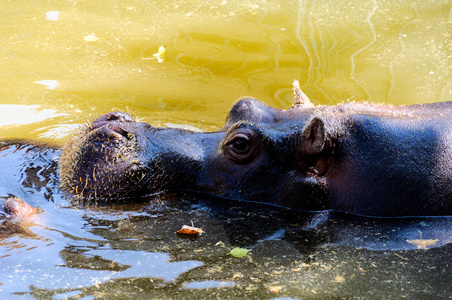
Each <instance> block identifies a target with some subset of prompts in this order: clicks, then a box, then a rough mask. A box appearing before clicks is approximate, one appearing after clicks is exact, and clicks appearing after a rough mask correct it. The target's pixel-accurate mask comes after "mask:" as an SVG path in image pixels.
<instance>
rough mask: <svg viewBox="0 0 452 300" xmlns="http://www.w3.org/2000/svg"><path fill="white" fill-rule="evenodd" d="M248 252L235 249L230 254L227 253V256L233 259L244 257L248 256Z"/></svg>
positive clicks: (242, 249) (238, 248) (243, 249)
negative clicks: (229, 255)
mask: <svg viewBox="0 0 452 300" xmlns="http://www.w3.org/2000/svg"><path fill="white" fill-rule="evenodd" d="M248 252H250V250H248V249H245V248H240V247H236V248H234V249H232V250H231V252H229V254H231V255H232V256H234V257H244V256H246V255H247V254H248Z"/></svg>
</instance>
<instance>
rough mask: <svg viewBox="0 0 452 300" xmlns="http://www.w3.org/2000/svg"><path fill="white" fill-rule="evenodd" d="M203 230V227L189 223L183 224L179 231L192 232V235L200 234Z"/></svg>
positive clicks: (183, 232) (181, 232)
mask: <svg viewBox="0 0 452 300" xmlns="http://www.w3.org/2000/svg"><path fill="white" fill-rule="evenodd" d="M202 232H203V231H202V228H197V227H193V226H188V225H183V226H182V229H181V230H179V231H177V233H179V234H191V235H198V234H201V233H202Z"/></svg>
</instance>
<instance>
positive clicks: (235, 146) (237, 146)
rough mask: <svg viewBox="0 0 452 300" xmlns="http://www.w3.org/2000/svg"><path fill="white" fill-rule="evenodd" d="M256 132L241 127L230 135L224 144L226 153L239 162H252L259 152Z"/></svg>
mask: <svg viewBox="0 0 452 300" xmlns="http://www.w3.org/2000/svg"><path fill="white" fill-rule="evenodd" d="M256 144H257V137H256V134H255V133H254V132H252V131H249V130H244V129H239V130H237V131H236V132H234V133H233V134H231V135H230V136H229V138H228V139H227V140H226V142H225V143H224V146H223V150H224V153H225V154H226V155H227V156H229V158H230V159H231V160H233V161H234V162H237V163H242V164H245V163H248V162H250V161H251V160H252V159H253V158H254V157H255V156H256V155H257V153H258V152H259V151H258V146H257V145H256Z"/></svg>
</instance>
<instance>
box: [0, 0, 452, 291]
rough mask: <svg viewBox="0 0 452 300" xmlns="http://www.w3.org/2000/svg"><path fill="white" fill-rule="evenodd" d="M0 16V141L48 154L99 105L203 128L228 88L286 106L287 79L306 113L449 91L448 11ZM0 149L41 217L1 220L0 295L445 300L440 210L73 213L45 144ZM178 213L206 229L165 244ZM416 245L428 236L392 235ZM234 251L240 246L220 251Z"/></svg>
mask: <svg viewBox="0 0 452 300" xmlns="http://www.w3.org/2000/svg"><path fill="white" fill-rule="evenodd" d="M0 15H1V20H2V22H1V23H0V41H1V43H0V49H1V53H2V56H1V57H0V66H1V71H0V87H1V88H0V139H6V138H25V139H31V140H39V141H45V142H50V143H52V144H53V143H56V144H59V145H61V144H62V143H64V141H66V140H67V138H68V136H69V135H70V133H71V132H73V131H74V129H76V128H77V127H78V126H79V125H80V124H82V123H84V122H86V120H90V119H92V118H94V117H96V116H99V115H101V114H103V113H106V112H108V111H112V110H121V111H126V112H128V113H130V114H132V115H133V116H135V117H136V118H138V119H140V120H141V121H145V122H149V123H152V124H154V125H159V126H173V125H174V124H176V125H184V126H192V127H196V128H199V129H201V130H206V131H209V130H216V129H219V128H221V127H222V125H223V122H224V119H225V117H226V114H227V112H228V110H229V108H230V107H231V105H232V104H233V103H234V102H235V101H236V99H237V98H239V97H241V96H245V95H246V96H253V97H255V98H257V99H260V100H262V101H264V102H265V103H267V104H269V105H272V106H275V107H279V108H286V107H288V106H290V104H291V101H292V91H291V82H292V81H293V80H294V79H298V80H299V81H300V84H301V86H302V89H303V91H304V92H305V93H306V94H307V95H308V96H309V97H310V98H311V99H312V101H313V102H315V103H316V104H336V103H340V102H345V101H372V102H380V103H389V104H410V103H426V102H436V101H448V100H451V95H452V64H451V60H452V49H451V47H452V46H451V45H452V40H451V34H452V3H451V2H450V1H424V0H422V1H303V0H300V1H228V0H226V1H158V2H153V1H141V0H140V1H130V0H126V1H117V2H110V1H60V2H47V1H35V2H27V1H3V2H2V5H0ZM162 45H165V46H166V55H165V58H164V60H163V62H161V63H159V62H158V60H157V59H156V58H155V57H154V56H153V54H155V53H157V52H158V49H159V47H160V46H162ZM1 153H2V154H1V155H2V156H1V157H0V168H1V170H2V174H3V175H2V176H1V177H0V196H1V197H6V196H8V195H15V196H18V197H21V198H23V199H24V200H25V201H26V202H28V203H30V204H31V205H32V206H39V207H41V208H42V209H43V211H44V212H42V213H41V214H38V215H36V216H34V217H33V218H32V219H31V220H28V221H27V222H26V223H25V224H23V223H21V224H13V225H8V226H9V227H6V228H7V229H8V228H16V231H15V232H10V231H11V230H9V231H8V230H3V229H5V228H2V232H1V238H2V239H1V241H0V266H1V268H2V275H1V276H0V293H1V294H2V295H5V297H6V296H7V298H13V297H14V296H17V297H22V296H23V295H28V296H29V297H37V298H38V297H47V298H49V297H53V298H55V299H63V298H65V297H69V298H70V297H73V298H84V299H93V298H95V297H98V298H110V299H114V298H115V299H116V298H120V297H123V298H130V297H148V298H174V299H180V298H206V297H207V298H217V297H218V298H241V297H248V298H252V297H256V298H277V297H292V298H302V297H313V298H315V297H319V298H322V297H325V296H332V297H334V296H338V297H354V296H357V297H359V296H363V297H370V298H388V297H393V298H400V297H402V296H407V297H411V298H430V297H434V296H437V297H447V296H450V295H451V294H452V291H451V287H450V284H449V282H450V281H451V279H452V271H450V269H451V268H450V266H451V265H452V260H451V259H450V257H452V255H451V254H452V248H451V246H450V244H449V243H450V241H451V234H450V231H449V228H451V222H452V221H451V220H449V218H427V219H406V220H396V221H391V220H374V219H370V220H369V219H366V218H351V219H349V217H348V216H341V215H336V214H332V215H331V214H319V215H315V214H314V215H310V214H302V213H293V212H290V211H289V212H285V211H281V209H279V208H266V207H263V208H260V207H256V206H252V207H251V208H250V207H247V206H246V205H245V206H243V207H242V206H241V204H240V205H239V204H236V203H235V204H234V203H228V204H227V205H226V208H225V207H215V205H213V204H212V203H211V201H207V200H206V201H204V199H192V196H190V195H172V196H168V197H166V198H164V199H150V200H149V202H148V203H144V204H142V205H133V206H127V205H117V206H115V207H91V208H88V207H76V206H72V205H71V204H70V203H68V201H67V199H66V198H65V196H64V195H62V194H60V193H59V191H58V188H57V183H56V181H57V179H56V177H55V173H54V168H55V161H56V160H57V158H58V155H59V152H58V151H47V152H46V151H44V152H38V153H37V152H36V151H35V150H33V149H31V150H29V151H27V149H26V148H23V149H20V150H17V149H16V150H14V147H12V148H9V149H6V150H4V151H2V152H1ZM182 200H184V201H182ZM198 202H199V203H198ZM149 203H151V205H149ZM227 207H233V208H231V209H228V208H227ZM7 221H8V220H7ZM7 221H3V223H2V224H3V225H5V224H7V223H6V222H7ZM191 221H193V222H194V223H195V225H199V226H202V227H203V228H204V229H205V231H206V233H205V234H204V235H202V236H200V237H199V238H198V239H196V240H187V239H184V238H182V237H180V236H178V235H176V233H175V232H176V231H177V230H178V229H180V227H181V226H182V225H184V224H188V225H189V224H191ZM256 224H257V225H256ZM421 235H422V236H421ZM421 238H423V239H430V240H436V239H437V240H438V242H437V243H436V244H435V245H434V246H432V247H430V248H431V249H429V250H425V249H418V247H417V246H415V245H413V244H410V243H409V242H407V240H416V239H421ZM236 246H242V247H247V248H249V249H252V251H251V252H250V253H251V254H250V255H248V256H247V257H245V258H233V257H231V256H230V255H227V253H228V252H229V251H230V250H231V249H232V248H233V247H236ZM275 287H276V288H275ZM275 291H278V292H275ZM5 297H2V298H5Z"/></svg>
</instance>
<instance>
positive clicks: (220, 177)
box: [59, 96, 330, 210]
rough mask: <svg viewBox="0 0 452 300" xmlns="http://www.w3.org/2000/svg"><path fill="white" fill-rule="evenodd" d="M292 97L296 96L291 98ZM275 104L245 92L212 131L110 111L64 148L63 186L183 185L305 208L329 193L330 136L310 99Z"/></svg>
mask: <svg viewBox="0 0 452 300" xmlns="http://www.w3.org/2000/svg"><path fill="white" fill-rule="evenodd" d="M297 99H298V101H297ZM299 100H300V97H297V96H296V101H295V104H294V107H292V108H291V109H288V110H281V109H276V108H272V107H269V106H267V105H265V104H263V103H262V102H259V101H258V100H255V99H252V98H244V99H241V100H239V101H238V102H237V103H236V104H235V105H234V106H233V107H232V109H231V110H230V112H229V114H228V117H227V120H226V124H225V126H224V127H223V129H221V130H219V131H217V132H208V133H204V132H201V133H200V132H192V131H189V130H183V129H176V128H159V127H154V126H151V125H149V124H147V123H140V122H136V121H134V120H133V118H132V117H131V116H129V115H128V114H125V113H121V112H112V113H109V114H106V115H104V116H102V117H100V118H99V119H97V120H95V121H94V122H92V123H91V124H89V125H85V126H84V127H83V128H82V129H80V131H79V132H78V133H77V134H76V135H74V137H73V138H72V140H71V141H70V142H69V143H68V144H67V145H66V146H65V147H64V149H63V153H62V156H61V159H60V165H59V174H60V182H61V188H62V189H63V190H65V191H68V192H70V193H72V194H75V195H78V196H81V197H83V198H87V199H106V200H108V199H132V198H137V197H141V196H146V195H151V194H155V193H162V192H165V191H174V190H183V191H195V192H201V193H208V194H213V195H216V196H220V197H226V198H231V199H238V200H247V201H258V202H267V203H273V204H276V205H282V206H287V207H293V208H302V209H309V210H317V209H324V208H326V207H327V206H328V204H327V202H328V200H327V199H328V196H327V192H326V187H325V183H324V180H323V177H322V175H323V173H324V172H326V170H325V165H326V160H327V157H328V155H327V152H328V151H329V150H328V149H329V148H330V147H328V142H327V136H326V130H325V124H324V122H323V121H322V120H321V119H320V118H318V117H316V116H315V115H316V113H315V109H314V108H313V107H312V105H310V103H308V104H306V103H304V104H303V103H301V104H300V103H299V102H300V101H299Z"/></svg>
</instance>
